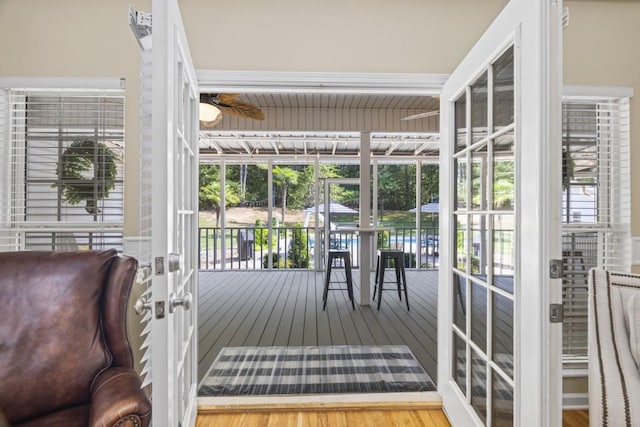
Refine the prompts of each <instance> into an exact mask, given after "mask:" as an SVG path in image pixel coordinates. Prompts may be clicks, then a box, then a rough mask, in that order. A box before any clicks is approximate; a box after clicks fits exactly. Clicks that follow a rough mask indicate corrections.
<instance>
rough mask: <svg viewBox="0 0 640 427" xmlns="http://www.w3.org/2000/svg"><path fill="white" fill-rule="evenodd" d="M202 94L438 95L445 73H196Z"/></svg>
mask: <svg viewBox="0 0 640 427" xmlns="http://www.w3.org/2000/svg"><path fill="white" fill-rule="evenodd" d="M196 75H197V77H198V85H199V87H200V90H201V91H202V92H216V91H222V90H224V91H233V92H238V93H247V92H254V93H282V92H287V93H314V92H327V93H361V94H407V95H409V94H410V95H432V96H433V95H439V94H440V91H441V89H442V85H443V84H444V82H445V81H446V80H447V78H448V77H449V76H448V75H447V74H417V73H406V74H395V73H319V72H278V71H224V70H198V71H196Z"/></svg>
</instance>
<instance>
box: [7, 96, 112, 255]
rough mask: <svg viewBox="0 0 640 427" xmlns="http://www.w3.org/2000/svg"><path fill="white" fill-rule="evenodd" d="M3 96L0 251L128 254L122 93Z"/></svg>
mask: <svg viewBox="0 0 640 427" xmlns="http://www.w3.org/2000/svg"><path fill="white" fill-rule="evenodd" d="M0 96H1V98H0V102H1V106H0V111H1V113H0V117H2V122H0V123H1V124H2V126H3V132H2V135H3V136H2V138H3V139H2V140H1V141H0V144H2V152H3V154H5V155H3V157H2V170H3V173H2V177H1V178H0V183H1V185H2V188H3V191H2V194H3V195H4V197H3V200H2V212H3V213H2V215H3V217H2V221H0V247H1V248H2V249H4V250H83V249H107V248H116V249H118V250H120V251H121V250H122V227H123V206H124V199H123V194H124V159H123V156H124V95H123V93H122V91H120V92H114V91H103V90H93V89H92V90H77V89H74V90H65V89H47V90H43V89H4V90H3V91H2V92H1V93H0ZM74 194H75V196H74Z"/></svg>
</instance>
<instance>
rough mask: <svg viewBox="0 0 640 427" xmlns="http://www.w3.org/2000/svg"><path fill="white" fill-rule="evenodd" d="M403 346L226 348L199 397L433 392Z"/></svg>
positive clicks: (422, 370)
mask: <svg viewBox="0 0 640 427" xmlns="http://www.w3.org/2000/svg"><path fill="white" fill-rule="evenodd" d="M435 389H436V387H435V385H434V383H433V381H432V380H431V378H429V375H427V373H426V372H425V370H424V369H423V368H422V366H421V365H420V363H419V362H418V361H417V360H416V358H415V356H414V355H413V353H411V350H409V348H408V347H407V346H404V345H400V346H325V347H225V348H223V349H222V350H221V351H220V353H219V354H218V357H216V360H214V362H213V364H212V365H211V367H210V368H209V371H208V372H207V374H206V375H205V377H204V378H203V380H202V382H201V383H200V389H199V392H198V395H199V396H246V395H268V394H318V393H380V392H408V391H434V390H435Z"/></svg>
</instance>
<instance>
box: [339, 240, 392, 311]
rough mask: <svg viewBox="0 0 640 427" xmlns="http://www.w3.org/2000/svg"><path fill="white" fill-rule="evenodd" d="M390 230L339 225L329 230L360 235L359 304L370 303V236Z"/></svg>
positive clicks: (374, 244)
mask: <svg viewBox="0 0 640 427" xmlns="http://www.w3.org/2000/svg"><path fill="white" fill-rule="evenodd" d="M390 230H391V228H390V227H366V228H364V227H340V228H338V229H337V230H331V231H332V232H334V233H340V232H347V233H357V234H359V235H360V247H359V248H358V257H359V259H358V261H359V264H360V305H370V304H371V271H372V268H371V258H372V250H371V247H372V243H371V238H372V237H373V236H375V234H376V233H380V232H383V231H390ZM373 246H377V242H374V243H373Z"/></svg>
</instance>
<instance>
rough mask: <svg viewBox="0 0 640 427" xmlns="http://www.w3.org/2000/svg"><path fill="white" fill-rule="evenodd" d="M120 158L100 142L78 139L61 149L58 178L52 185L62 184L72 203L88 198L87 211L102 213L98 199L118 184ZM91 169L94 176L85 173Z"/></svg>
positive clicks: (75, 203)
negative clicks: (116, 182) (117, 163)
mask: <svg viewBox="0 0 640 427" xmlns="http://www.w3.org/2000/svg"><path fill="white" fill-rule="evenodd" d="M117 160H118V157H117V156H116V154H115V153H114V152H113V151H111V150H110V149H109V147H107V146H106V145H105V144H103V143H101V142H97V141H91V140H89V141H76V142H74V143H72V144H71V145H70V146H69V147H68V148H67V149H66V150H64V152H63V153H62V156H61V157H60V161H59V162H58V168H57V173H58V179H59V182H58V183H56V184H53V186H54V187H60V188H61V190H62V196H63V197H64V198H65V199H66V201H67V202H69V204H71V205H77V204H79V203H80V202H81V201H82V200H85V201H86V207H85V209H86V210H87V212H89V213H90V214H95V213H99V212H100V210H99V209H98V208H97V205H96V202H97V201H98V200H100V199H103V198H105V197H108V196H109V191H110V190H113V189H114V187H115V180H116V176H117V174H118V169H117V165H116V162H117ZM89 171H92V172H93V178H88V177H87V176H86V175H87V173H86V172H89Z"/></svg>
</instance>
